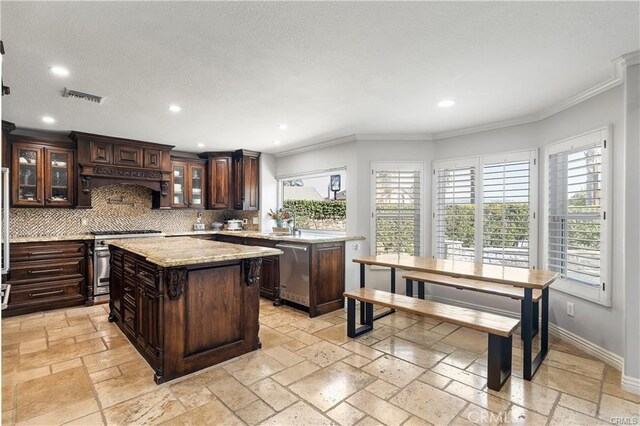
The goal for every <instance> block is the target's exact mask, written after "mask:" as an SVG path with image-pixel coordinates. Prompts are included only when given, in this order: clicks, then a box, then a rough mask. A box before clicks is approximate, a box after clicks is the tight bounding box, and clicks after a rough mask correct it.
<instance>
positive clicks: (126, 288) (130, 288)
mask: <svg viewBox="0 0 640 426" xmlns="http://www.w3.org/2000/svg"><path fill="white" fill-rule="evenodd" d="M131 290H133V288H132V287H125V288H124V291H131Z"/></svg>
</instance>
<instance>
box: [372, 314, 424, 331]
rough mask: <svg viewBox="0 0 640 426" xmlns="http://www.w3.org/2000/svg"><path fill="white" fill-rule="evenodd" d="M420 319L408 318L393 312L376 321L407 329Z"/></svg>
mask: <svg viewBox="0 0 640 426" xmlns="http://www.w3.org/2000/svg"><path fill="white" fill-rule="evenodd" d="M417 322H418V321H417V320H415V319H413V318H407V317H403V316H400V315H396V314H391V315H388V316H386V317H383V318H380V319H379V320H377V321H376V324H384V325H388V326H389V327H393V328H397V329H399V330H402V329H405V328H407V327H409V326H412V325H413V324H415V323H417Z"/></svg>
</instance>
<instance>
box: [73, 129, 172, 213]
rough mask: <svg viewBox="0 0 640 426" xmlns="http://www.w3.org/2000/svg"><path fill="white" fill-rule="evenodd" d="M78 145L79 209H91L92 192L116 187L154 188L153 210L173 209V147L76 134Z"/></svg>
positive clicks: (74, 133)
mask: <svg viewBox="0 0 640 426" xmlns="http://www.w3.org/2000/svg"><path fill="white" fill-rule="evenodd" d="M69 137H70V138H71V139H72V140H73V141H75V142H76V143H77V147H78V157H77V158H78V171H77V182H78V185H77V188H78V194H77V195H78V196H77V200H78V201H77V208H91V190H92V189H94V188H98V187H100V186H103V185H112V184H114V183H122V184H136V185H142V186H145V187H147V188H151V189H152V190H153V191H154V193H153V206H154V207H155V208H161V209H162V208H170V207H171V200H170V197H169V182H170V180H171V149H172V148H173V146H172V145H161V144H157V143H151V142H142V141H136V140H131V139H123V138H115V137H109V136H101V135H94V134H91V133H82V132H76V131H73V132H71V133H70V134H69Z"/></svg>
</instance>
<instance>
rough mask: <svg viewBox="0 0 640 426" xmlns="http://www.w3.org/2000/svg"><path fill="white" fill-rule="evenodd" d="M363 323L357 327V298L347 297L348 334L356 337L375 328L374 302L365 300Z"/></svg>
mask: <svg viewBox="0 0 640 426" xmlns="http://www.w3.org/2000/svg"><path fill="white" fill-rule="evenodd" d="M363 304H364V309H363V310H362V312H363V313H364V315H363V318H364V320H363V325H362V326H361V327H358V328H356V299H351V298H349V297H347V336H349V337H351V338H354V337H358V336H360V335H362V334H364V333H367V332H369V331H371V330H373V303H366V302H363Z"/></svg>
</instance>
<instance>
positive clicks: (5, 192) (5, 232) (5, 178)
mask: <svg viewBox="0 0 640 426" xmlns="http://www.w3.org/2000/svg"><path fill="white" fill-rule="evenodd" d="M0 198H2V203H1V204H2V255H1V256H2V275H4V274H6V273H8V272H9V232H10V231H9V169H8V168H6V167H3V168H2V194H1V195H0ZM10 291H11V285H9V284H2V309H4V308H6V307H7V303H8V302H9V292H10Z"/></svg>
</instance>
